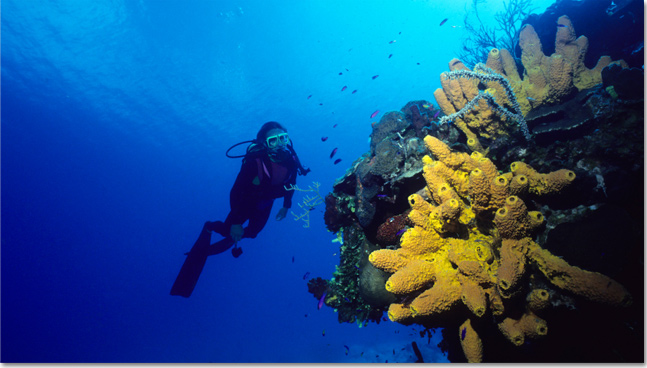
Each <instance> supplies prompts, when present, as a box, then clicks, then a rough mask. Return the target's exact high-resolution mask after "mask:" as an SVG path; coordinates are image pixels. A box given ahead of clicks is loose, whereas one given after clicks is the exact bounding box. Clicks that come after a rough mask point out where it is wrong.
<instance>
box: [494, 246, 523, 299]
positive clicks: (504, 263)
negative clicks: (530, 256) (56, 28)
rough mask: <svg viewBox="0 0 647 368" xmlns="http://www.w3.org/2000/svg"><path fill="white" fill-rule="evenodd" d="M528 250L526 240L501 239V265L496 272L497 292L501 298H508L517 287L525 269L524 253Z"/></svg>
mask: <svg viewBox="0 0 647 368" xmlns="http://www.w3.org/2000/svg"><path fill="white" fill-rule="evenodd" d="M527 250H528V240H527V239H522V240H514V239H503V242H502V245H501V249H500V250H499V252H500V254H501V264H500V265H499V269H498V270H497V280H498V285H499V290H500V291H501V293H502V296H503V297H506V298H507V297H510V296H511V295H512V293H513V292H514V291H515V289H516V287H517V286H518V283H519V280H521V277H522V276H523V274H524V272H525V267H526V256H525V253H526V251H527Z"/></svg>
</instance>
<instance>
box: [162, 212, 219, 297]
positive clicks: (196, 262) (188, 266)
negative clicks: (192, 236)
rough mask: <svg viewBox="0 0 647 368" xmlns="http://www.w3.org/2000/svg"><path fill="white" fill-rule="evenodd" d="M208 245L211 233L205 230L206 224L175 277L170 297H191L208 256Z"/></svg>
mask: <svg viewBox="0 0 647 368" xmlns="http://www.w3.org/2000/svg"><path fill="white" fill-rule="evenodd" d="M209 243H211V233H210V232H209V230H208V229H207V224H205V225H204V226H203V227H202V231H201V232H200V235H199V236H198V240H196V241H195V243H194V244H193V247H192V248H191V251H190V252H189V253H187V257H186V259H185V260H184V263H183V264H182V268H181V269H180V273H179V274H178V275H177V278H176V279H175V282H174V283H173V287H171V295H180V296H183V297H185V298H188V297H189V296H191V293H192V292H193V289H194V288H195V285H196V284H197V282H198V279H199V278H200V274H201V273H202V269H203V268H204V264H205V262H206V261H207V257H208V256H209V254H208V250H209Z"/></svg>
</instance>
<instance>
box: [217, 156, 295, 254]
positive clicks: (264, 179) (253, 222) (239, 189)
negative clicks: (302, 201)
mask: <svg viewBox="0 0 647 368" xmlns="http://www.w3.org/2000/svg"><path fill="white" fill-rule="evenodd" d="M297 167H298V165H297V160H296V158H295V157H294V156H293V155H292V154H290V155H289V157H288V158H287V159H286V160H284V161H283V162H273V161H272V160H271V159H270V158H269V157H268V155H267V153H266V152H265V151H260V152H250V153H249V154H248V155H247V156H246V157H245V159H244V160H243V165H242V167H241V169H240V172H239V173H238V177H236V181H235V182H234V186H233V187H232V188H231V192H230V194H229V204H230V206H231V211H230V212H229V215H228V216H227V219H226V220H225V222H224V223H223V222H220V221H217V222H207V223H206V224H205V229H207V230H211V231H215V232H217V233H219V234H220V235H222V236H224V237H225V238H227V237H229V232H230V229H231V226H232V225H236V224H240V225H242V224H243V223H244V222H245V221H247V220H249V224H248V225H247V227H245V228H244V232H243V238H255V237H256V235H258V233H259V232H260V231H261V230H262V229H263V227H265V224H266V223H267V220H268V218H269V217H270V213H271V211H272V205H273V204H274V199H276V198H280V197H283V207H285V208H290V207H292V197H293V196H294V190H286V189H285V187H288V188H289V187H290V186H292V185H295V184H296V179H297ZM230 247H231V245H229V246H227V248H224V249H222V250H220V249H218V250H215V251H214V253H215V254H217V253H220V252H221V251H224V250H226V249H228V248H230Z"/></svg>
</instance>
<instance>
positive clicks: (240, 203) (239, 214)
mask: <svg viewBox="0 0 647 368" xmlns="http://www.w3.org/2000/svg"><path fill="white" fill-rule="evenodd" d="M245 143H251V144H250V145H249V146H248V147H247V152H246V153H245V155H242V156H230V155H229V151H231V149H232V148H234V147H236V146H239V145H241V144H245ZM226 155H227V157H229V158H239V157H244V158H243V164H242V167H241V169H240V172H239V173H238V176H237V177H236V181H235V182H234V186H233V187H232V189H231V192H230V195H229V202H230V207H231V211H230V212H229V215H228V216H227V218H226V219H225V221H224V222H223V221H215V222H211V221H207V222H206V223H205V224H204V226H203V228H202V231H201V232H200V236H199V237H198V240H197V241H196V242H195V244H194V245H193V248H191V251H190V252H188V253H187V258H186V260H185V261H184V264H183V265H182V269H181V270H180V273H179V275H178V276H177V279H176V280H175V283H174V284H173V287H172V288H171V295H181V296H184V297H187V298H188V297H189V296H190V295H191V293H192V292H193V289H194V288H195V285H196V283H197V282H198V278H199V277H200V273H202V268H203V267H204V264H205V262H206V260H207V257H208V256H210V255H215V254H220V253H222V252H224V251H226V250H227V249H229V248H231V247H234V248H233V249H232V250H231V253H232V255H233V256H234V257H235V258H238V257H239V256H240V255H241V254H242V253H243V251H242V249H241V248H240V247H238V242H239V241H240V240H241V239H243V238H255V237H256V236H257V235H258V233H259V232H260V231H261V230H263V228H264V227H265V224H266V223H267V220H268V219H269V217H270V213H271V211H272V205H273V204H274V200H275V199H277V198H281V197H283V207H282V208H281V209H280V210H279V212H278V214H277V215H276V220H278V221H280V220H283V219H284V218H285V216H286V215H287V212H288V210H289V209H290V207H291V206H292V196H294V190H289V189H290V188H292V186H294V185H296V179H297V174H298V175H306V174H308V172H310V169H305V168H304V167H303V166H302V165H301V162H300V161H299V158H298V156H297V154H296V152H295V150H294V146H293V144H292V142H291V140H290V137H289V136H288V132H287V129H285V128H284V127H283V126H282V125H281V124H279V123H277V122H274V121H270V122H267V123H265V124H263V126H262V127H261V129H260V130H259V131H258V134H256V139H255V140H253V141H245V142H241V143H238V144H235V145H234V146H232V147H230V148H229V149H228V150H227V153H226ZM246 221H249V222H248V224H247V226H246V227H243V225H244V223H245V222H246ZM212 233H217V234H220V235H221V236H223V237H224V239H222V240H220V241H218V242H216V243H214V244H210V243H211V234H212Z"/></svg>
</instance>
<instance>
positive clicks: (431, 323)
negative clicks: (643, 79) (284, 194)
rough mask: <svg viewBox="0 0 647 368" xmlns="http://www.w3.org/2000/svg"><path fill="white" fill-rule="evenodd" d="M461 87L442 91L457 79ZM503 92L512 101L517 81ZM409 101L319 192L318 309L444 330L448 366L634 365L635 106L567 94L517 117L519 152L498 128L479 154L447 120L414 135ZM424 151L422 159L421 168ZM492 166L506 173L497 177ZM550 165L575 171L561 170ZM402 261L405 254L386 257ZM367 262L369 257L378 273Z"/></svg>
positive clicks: (638, 267)
mask: <svg viewBox="0 0 647 368" xmlns="http://www.w3.org/2000/svg"><path fill="white" fill-rule="evenodd" d="M496 51H497V52H499V51H498V50H496ZM500 53H506V51H505V50H501V51H500ZM502 65H504V66H502V67H506V68H508V69H510V68H509V67H510V66H509V65H508V66H505V64H502ZM487 66H488V67H490V68H492V66H491V65H487ZM492 69H493V70H496V69H495V68H492ZM515 70H516V69H515ZM497 73H499V74H502V75H508V74H506V72H505V71H504V72H503V73H501V72H500V70H497ZM464 79H465V78H460V79H459V80H451V81H450V82H451V83H458V84H459V85H460V83H461V82H465V81H468V82H469V81H470V80H464ZM508 80H509V82H510V84H511V85H512V88H513V90H514V91H515V93H516V92H517V90H516V88H518V86H517V84H518V83H520V81H521V79H520V78H519V77H518V76H517V79H516V80H515V79H514V78H509V79H508ZM516 83H517V84H516ZM484 84H485V86H478V85H477V90H481V91H484V90H486V89H490V92H491V93H492V94H494V95H496V96H499V97H500V98H499V97H496V100H495V101H496V102H497V103H498V104H500V106H501V107H503V108H505V109H507V110H509V111H512V109H511V105H510V103H509V101H507V97H505V91H504V89H503V87H501V86H500V85H499V84H498V83H496V82H495V83H492V84H490V82H485V83H484ZM485 87H487V88H485ZM573 91H574V92H575V91H576V89H575V88H573ZM476 93H478V92H476ZM517 97H519V95H518V94H517ZM524 100H527V101H530V100H528V99H527V98H521V99H520V101H519V104H520V106H521V104H522V102H523V101H524ZM481 102H487V100H486V99H485V98H483V99H481V101H480V102H479V103H481ZM530 102H532V101H530ZM421 103H422V100H421V101H412V102H410V103H408V104H407V105H406V106H405V108H403V109H402V112H401V113H397V114H395V115H393V116H397V117H400V118H401V117H402V116H404V121H403V122H397V119H396V121H393V120H391V123H394V122H397V123H398V124H401V127H399V128H397V129H395V130H391V131H388V130H387V131H388V132H387V133H386V134H382V135H381V136H382V137H383V138H382V139H381V140H380V141H379V142H378V141H373V142H372V143H373V147H372V149H371V151H369V152H367V153H366V154H365V155H363V156H362V157H360V158H358V159H357V160H356V161H355V162H353V163H352V164H351V165H350V167H349V168H348V170H347V171H346V173H345V175H344V176H343V177H341V178H339V179H338V180H337V181H336V182H335V185H334V189H333V192H332V193H330V194H329V195H328V196H326V214H325V216H324V218H325V221H326V226H327V227H328V229H329V230H331V231H333V232H336V233H337V237H338V239H343V244H342V245H341V253H340V254H341V259H340V265H339V267H338V269H337V270H336V271H335V274H334V277H333V279H331V280H330V281H328V282H329V283H330V287H329V286H328V285H326V288H327V290H328V294H327V296H326V297H325V300H324V301H325V302H326V305H328V306H331V307H333V308H336V311H337V313H339V320H340V321H345V322H355V323H358V324H360V325H365V324H366V323H367V322H368V321H375V322H378V321H379V314H380V313H382V312H384V311H386V310H388V315H389V316H390V317H391V318H392V319H393V320H398V321H400V323H403V324H413V327H414V328H425V329H429V328H437V327H443V329H442V334H443V337H444V340H443V342H442V344H441V345H439V346H441V347H442V348H443V350H445V351H446V352H447V353H448V356H449V359H450V360H451V361H459V362H460V361H465V360H466V359H469V361H479V360H482V361H506V362H521V361H526V362H556V361H569V362H571V361H572V362H584V361H586V362H601V361H618V360H622V361H632V362H633V361H642V359H643V356H642V352H643V350H642V346H643V344H642V341H643V334H642V331H643V330H642V326H643V323H642V321H643V319H644V316H643V298H642V295H643V294H642V293H643V284H642V280H643V271H642V269H643V266H642V264H641V263H640V260H642V259H643V258H644V254H643V232H642V231H643V230H642V229H643V226H642V223H643V222H642V218H643V200H642V197H641V196H640V195H638V193H642V188H643V186H644V182H643V178H644V176H643V174H642V171H643V170H642V168H643V159H642V157H643V156H642V154H643V150H644V147H643V141H642V137H643V130H644V125H643V102H642V95H640V96H635V98H627V99H623V98H618V99H614V98H612V96H611V95H610V93H609V91H607V90H605V89H604V88H603V87H602V86H596V87H594V88H591V89H588V90H583V91H580V92H579V93H577V94H573V95H569V96H568V97H565V98H564V99H563V100H562V101H561V103H559V104H557V105H550V106H547V105H544V106H542V107H541V108H538V109H533V110H532V111H531V112H530V113H528V114H527V115H526V116H525V119H526V121H527V123H528V127H529V129H530V130H531V131H532V133H533V140H532V142H527V141H526V140H525V139H523V138H522V137H521V134H518V135H517V134H515V131H514V130H515V129H510V128H511V127H512V128H514V127H516V126H517V125H516V124H511V125H509V124H507V123H506V124H502V125H500V127H501V129H502V132H503V131H504V132H506V133H508V134H510V137H511V138H509V139H505V138H506V136H499V137H498V138H504V139H496V140H495V141H493V142H489V141H488V140H487V139H484V138H483V137H480V136H477V138H478V139H477V140H476V143H478V142H479V140H480V141H482V142H485V143H486V144H487V143H490V144H489V145H488V146H487V150H483V149H482V147H481V148H478V147H476V145H475V144H474V142H472V143H470V142H469V141H468V142H467V144H466V143H465V139H464V138H463V135H464V133H463V132H462V131H461V130H459V129H458V127H457V126H456V125H455V124H436V123H434V121H431V122H429V124H428V125H426V126H422V128H420V129H416V127H415V122H414V120H415V119H418V118H417V117H416V114H415V111H416V109H418V111H420V117H421V118H422V119H424V120H425V121H426V119H427V117H428V114H425V110H423V109H426V108H425V107H424V105H425V104H424V103H423V104H422V105H421ZM407 106H408V107H407ZM414 106H416V107H414ZM488 109H490V108H489V107H488ZM429 110H432V109H431V108H430V109H429ZM477 110H478V109H476V110H471V111H470V112H468V113H467V114H468V115H471V114H474V113H478V111H477ZM407 111H408V113H407ZM535 112H536V113H535ZM580 112H581V114H580ZM489 113H490V114H491V115H492V116H493V117H492V119H499V120H501V118H500V116H499V115H497V113H496V112H493V111H491V110H490V112H489ZM434 115H435V113H434ZM439 116H440V117H442V114H439ZM434 120H435V119H434ZM405 122H406V124H404V123H405ZM420 122H422V120H420V121H419V123H420ZM498 122H499V123H500V121H498ZM373 129H374V131H376V130H377V129H382V127H379V126H378V124H376V125H375V126H374V127H373ZM420 133H423V134H428V135H433V136H435V137H438V138H439V139H440V140H442V141H444V142H445V143H443V142H440V143H439V142H436V141H434V140H431V139H426V140H425V141H423V138H425V136H424V135H421V134H420ZM373 136H374V137H376V136H377V135H373ZM517 136H518V137H519V139H517V138H516V137H517ZM385 140H386V141H388V143H384V144H382V145H380V143H381V142H383V141H385ZM378 145H379V146H380V147H387V148H390V147H396V146H397V147H398V150H397V151H396V152H395V157H394V156H388V155H387V156H386V157H393V158H394V159H395V160H397V162H398V164H397V165H390V170H391V171H390V172H389V171H388V170H387V169H383V170H380V169H373V167H374V165H375V164H376V162H378V158H376V154H377V153H378V152H377V151H378V150H377V149H376V148H377V147H378ZM427 146H429V148H430V150H431V151H432V156H433V157H434V158H435V159H431V158H425V157H424V156H425V155H426V154H429V152H428V148H427ZM475 147H476V148H475ZM398 152H400V155H398ZM469 152H472V154H471V155H470V154H469ZM397 156H403V159H401V158H400V157H397ZM484 156H487V158H485V157H484ZM521 161H523V162H521ZM515 162H519V164H516V165H514V168H515V171H516V173H515V172H513V170H512V167H511V165H512V164H513V163H515ZM524 163H525V165H524ZM387 165H388V163H387ZM528 166H529V167H530V168H532V169H530V168H528ZM497 167H498V168H504V167H510V168H511V169H510V172H507V173H504V174H501V173H500V172H499V171H498V170H497ZM563 168H569V169H571V170H572V173H573V174H574V175H571V174H569V172H568V171H561V172H560V173H561V174H559V173H558V172H559V170H562V169H563ZM524 170H526V171H524ZM551 172H552V173H554V174H553V175H548V174H541V173H551ZM563 174H567V175H563ZM573 177H574V178H575V180H571V179H569V178H573ZM439 178H441V179H443V180H440V179H439ZM445 178H446V179H445ZM493 178H494V179H496V180H494V179H493ZM531 179H532V181H531ZM531 182H532V183H531ZM429 183H433V185H429ZM433 186H437V187H438V189H439V190H438V191H436V192H433V191H431V190H430V189H429V188H431V187H433ZM441 189H442V191H441ZM412 193H413V194H412ZM414 194H415V195H414ZM510 197H513V198H510ZM514 197H517V198H518V199H515V198H514ZM411 199H413V203H412V201H411ZM452 200H454V201H455V202H454V201H452ZM456 204H458V210H457V206H456ZM521 205H523V206H525V209H524V208H523V207H522V206H521ZM500 209H501V213H500V214H499V215H498V216H497V213H499V210H500ZM414 210H415V211H414ZM503 215H505V216H503ZM542 217H543V220H544V221H543V222H541V224H539V222H540V220H541V218H542ZM391 219H394V220H393V221H390V220H391ZM404 219H406V222H409V223H408V224H407V223H405V221H402V220H404ZM414 220H415V221H414ZM396 221H397V223H396ZM420 224H424V226H426V228H424V227H423V226H422V225H420ZM511 224H518V225H519V226H515V225H511ZM499 226H500V227H501V229H499ZM420 228H424V229H425V231H423V232H421V231H420ZM403 229H405V231H404V232H403V233H402V234H400V235H398V233H400V232H401V231H402V230H403ZM342 234H343V235H342ZM525 234H528V235H525ZM378 235H379V236H378ZM405 240H406V245H404V243H405ZM340 243H341V242H340ZM398 243H400V244H401V247H400V248H397V247H398V246H397V245H396V244H398ZM407 247H408V248H407ZM405 249H406V251H405ZM450 249H451V252H450V251H449V250H450ZM544 250H545V251H546V252H543V251H544ZM400 253H402V254H408V255H415V257H418V258H411V257H414V256H411V257H409V258H407V257H403V256H393V255H394V254H395V255H397V254H400ZM369 254H376V255H378V254H379V255H380V256H379V257H377V258H379V262H380V265H379V266H380V268H381V270H380V269H378V268H377V267H375V266H373V265H372V264H371V263H370V262H369V261H368V255H369ZM550 255H552V257H551V256H550ZM423 260H424V261H425V262H426V263H432V262H429V261H431V260H434V261H435V262H436V265H434V266H433V267H429V265H428V264H426V263H424V262H422V261H423ZM438 260H440V261H438ZM560 260H562V261H563V262H564V264H562V263H561V262H560ZM414 261H415V262H414ZM569 265H570V266H569ZM387 270H388V271H387ZM585 270H589V271H585ZM396 271H397V272H396ZM590 271H595V272H590ZM416 272H419V273H420V274H419V275H417V274H415V273H416ZM396 273H400V275H399V276H397V277H395V278H393V279H392V280H389V279H390V278H391V277H392V276H391V274H393V276H395V274H396ZM560 275H564V278H561V277H560ZM603 275H608V276H611V278H612V279H613V280H617V281H618V283H616V282H610V281H611V280H612V279H611V278H608V277H606V276H603ZM388 281H392V282H390V283H388V286H387V282H388ZM620 284H622V285H623V286H624V287H625V288H627V290H629V292H630V293H631V295H632V296H634V299H633V304H632V305H631V306H629V307H622V306H623V305H625V304H626V303H627V302H628V300H627V298H626V297H625V296H626V295H628V294H627V293H626V292H625V290H624V289H623V288H622V287H619V285H620ZM573 285H578V286H573ZM607 285H608V287H607ZM388 290H392V291H393V292H391V291H388ZM599 290H601V291H602V293H601V294H596V293H597V292H598V291H599ZM405 291H406V293H400V294H398V292H405ZM321 295H323V294H319V297H321ZM315 296H316V295H315ZM436 296H438V297H436ZM317 299H319V298H317ZM600 300H602V301H603V302H602V303H600ZM619 308H622V310H621V311H619V310H618V309H619ZM413 310H416V311H417V312H418V313H422V312H429V311H432V312H434V313H435V314H434V313H431V314H429V315H427V316H426V317H422V316H421V315H417V316H414V313H413ZM479 316H480V317H479ZM535 316H536V318H535ZM468 320H469V321H470V327H468V326H467V325H466V324H465V323H466V322H467V321H468ZM504 321H505V322H504ZM533 321H534V324H533V323H530V322H533ZM541 321H543V322H542V323H539V322H541ZM493 322H494V323H493ZM458 326H461V327H466V328H465V329H463V328H457V327H458ZM548 327H550V329H548ZM463 330H464V331H465V335H464V337H463ZM479 336H480V338H479ZM486 336H487V338H485V337H486ZM538 339H541V341H536V340H538ZM521 341H522V342H523V344H522V345H521V346H518V347H517V346H516V345H515V344H517V343H519V342H521ZM611 352H613V353H611ZM616 359H617V360H616Z"/></svg>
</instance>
